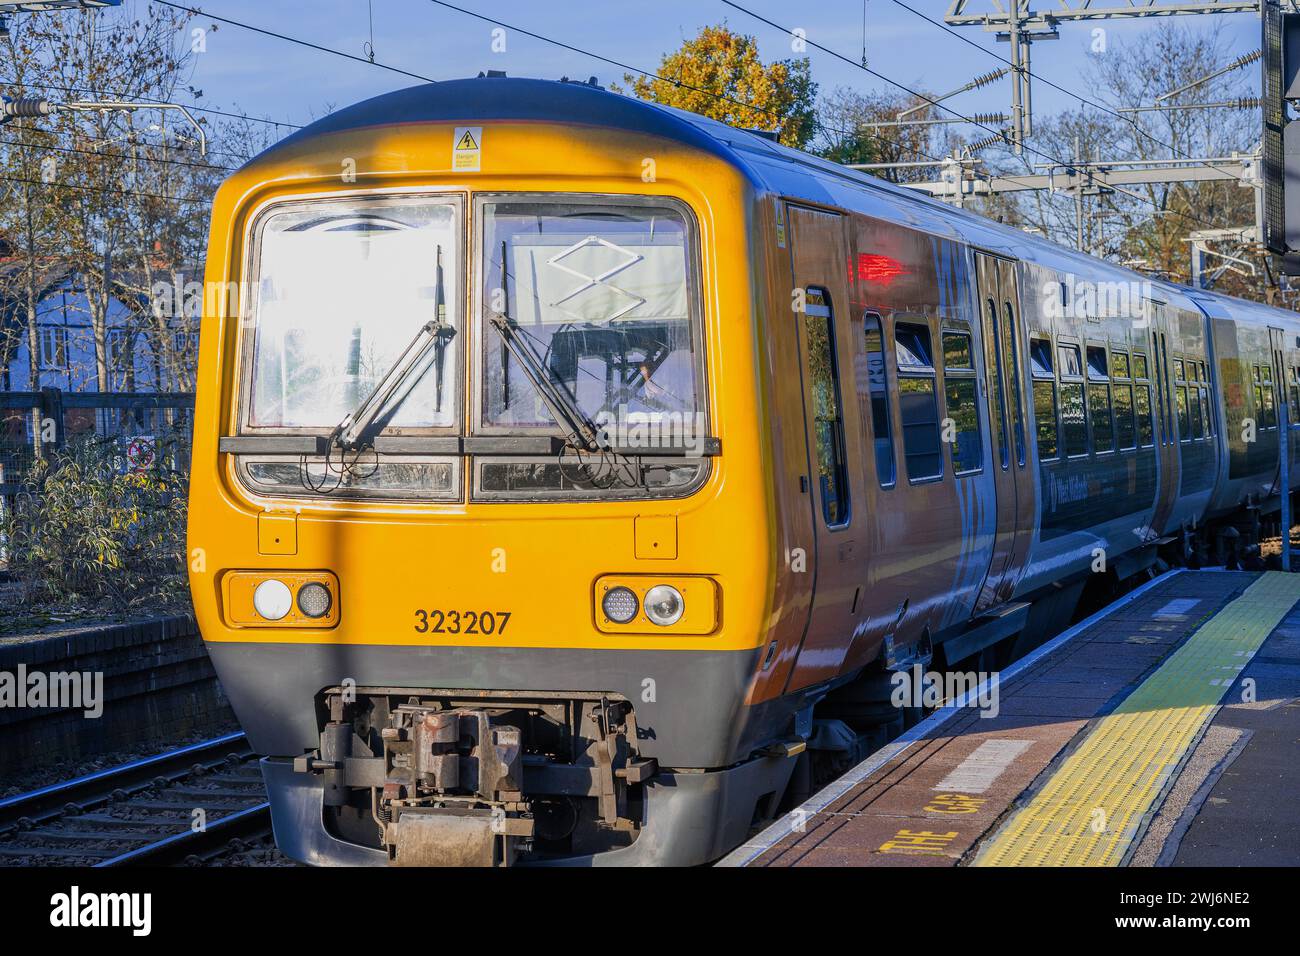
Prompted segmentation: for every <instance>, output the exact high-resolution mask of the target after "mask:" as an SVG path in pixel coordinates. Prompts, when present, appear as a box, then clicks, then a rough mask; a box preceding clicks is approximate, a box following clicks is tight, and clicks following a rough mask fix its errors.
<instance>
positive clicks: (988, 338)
mask: <svg viewBox="0 0 1300 956" xmlns="http://www.w3.org/2000/svg"><path fill="white" fill-rule="evenodd" d="M984 376H985V381H986V383H987V384H988V393H989V429H990V430H991V431H992V432H993V443H994V444H995V445H996V446H997V449H998V460H999V462H1000V463H1001V464H1002V468H1003V470H1004V471H1005V470H1006V469H1007V467H1008V466H1010V464H1011V456H1010V454H1009V453H1008V451H1007V423H1006V419H1005V417H1004V416H1003V414H1002V409H1003V408H1004V407H1005V405H1004V404H1003V402H1004V399H1005V397H1006V396H1004V395H1003V389H1002V337H1001V336H1000V335H999V334H998V304H997V303H996V302H994V301H993V300H992V299H985V300H984Z"/></svg>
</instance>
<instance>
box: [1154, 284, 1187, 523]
mask: <svg viewBox="0 0 1300 956" xmlns="http://www.w3.org/2000/svg"><path fill="white" fill-rule="evenodd" d="M1147 310H1148V315H1147V319H1148V321H1149V325H1150V341H1151V377H1152V379H1153V380H1154V382H1155V387H1156V407H1155V416H1156V435H1157V436H1158V438H1157V440H1156V462H1157V466H1158V468H1157V470H1158V475H1159V481H1158V484H1157V490H1156V501H1155V512H1154V515H1153V517H1152V521H1151V530H1152V531H1153V532H1154V533H1155V536H1156V537H1159V536H1161V535H1163V534H1164V533H1165V531H1166V530H1167V526H1168V524H1169V519H1170V516H1171V515H1172V514H1173V512H1174V505H1175V504H1176V503H1177V501H1178V489H1179V487H1180V484H1181V481H1182V447H1181V446H1180V445H1179V444H1178V439H1179V435H1178V415H1177V413H1176V406H1175V400H1174V391H1173V384H1172V383H1173V373H1172V368H1173V366H1172V363H1171V360H1170V358H1169V315H1168V312H1167V310H1166V308H1165V303H1163V302H1157V301H1155V300H1153V299H1152V300H1147Z"/></svg>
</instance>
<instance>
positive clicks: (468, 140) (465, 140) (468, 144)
mask: <svg viewBox="0 0 1300 956" xmlns="http://www.w3.org/2000/svg"><path fill="white" fill-rule="evenodd" d="M456 148H457V149H478V143H476V142H474V137H473V136H471V135H470V134H469V130H465V135H464V136H462V137H461V138H460V139H459V140H458V141H457V143H456Z"/></svg>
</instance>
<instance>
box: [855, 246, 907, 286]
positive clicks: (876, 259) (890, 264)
mask: <svg viewBox="0 0 1300 956" xmlns="http://www.w3.org/2000/svg"><path fill="white" fill-rule="evenodd" d="M854 271H855V270H854V268H853V263H852V262H850V263H849V278H850V279H852V278H853V273H854ZM856 272H857V277H858V278H859V279H861V280H862V281H864V282H877V283H879V284H880V285H889V283H891V282H893V281H894V280H895V279H897V278H898V277H899V276H905V275H910V274H911V270H910V269H907V268H905V267H904V266H903V264H902V263H901V262H899V261H898V260H897V259H894V258H892V257H890V256H878V255H874V254H872V253H869V252H860V253H858V266H857V270H856Z"/></svg>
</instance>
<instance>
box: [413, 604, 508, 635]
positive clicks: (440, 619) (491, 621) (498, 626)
mask: <svg viewBox="0 0 1300 956" xmlns="http://www.w3.org/2000/svg"><path fill="white" fill-rule="evenodd" d="M510 613H511V612H509V611H437V610H434V611H425V610H423V609H417V610H416V612H415V633H416V634H504V633H505V632H506V625H507V624H509V623H510Z"/></svg>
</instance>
